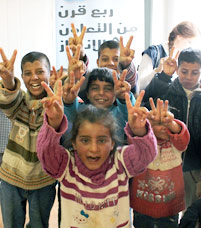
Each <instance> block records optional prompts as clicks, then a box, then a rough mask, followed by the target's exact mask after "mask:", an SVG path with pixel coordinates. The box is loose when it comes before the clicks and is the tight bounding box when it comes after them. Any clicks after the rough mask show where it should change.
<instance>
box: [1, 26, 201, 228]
mask: <svg viewBox="0 0 201 228" xmlns="http://www.w3.org/2000/svg"><path fill="white" fill-rule="evenodd" d="M72 31H73V38H72V39H71V40H70V42H69V44H70V46H69V47H67V48H66V52H67V57H68V60H69V61H68V62H69V69H68V75H65V76H64V77H63V76H62V71H63V69H62V68H61V69H60V71H59V72H56V70H55V69H54V73H53V76H52V77H54V79H53V80H52V82H53V83H52V84H51V87H52V88H50V87H49V86H48V83H49V80H50V75H51V67H50V62H49V60H48V58H47V56H46V55H45V54H43V53H40V52H30V53H28V54H27V55H25V56H24V57H23V58H22V61H21V69H22V79H23V81H24V84H25V86H26V88H27V92H24V91H22V90H21V89H20V80H19V79H18V78H17V77H14V63H15V58H16V55H17V51H16V50H15V51H14V52H13V55H12V57H11V59H8V58H7V57H6V55H5V53H4V51H3V49H0V54H1V57H2V62H1V63H0V77H1V79H2V80H1V82H0V108H1V110H2V111H3V112H4V113H5V114H6V115H7V117H8V118H9V119H10V120H11V121H12V129H11V132H10V135H9V141H8V144H7V147H6V149H5V152H4V156H3V161H2V165H1V167H0V178H1V179H2V181H1V192H0V194H1V209H2V217H3V223H4V227H5V228H10V227H15V228H16V227H17V228H18V227H19V228H22V227H24V223H25V217H26V204H27V201H28V203H29V223H28V224H27V227H31V228H43V227H48V226H49V224H48V221H49V216H50V211H51V208H52V206H53V203H54V199H55V192H56V191H55V186H56V183H57V182H56V180H58V181H59V183H60V197H61V202H60V206H59V207H60V208H59V209H60V211H61V221H59V224H60V226H61V228H64V227H76V228H78V227H79V228H84V227H111V228H112V227H114V228H116V227H127V228H128V227H130V223H132V222H131V221H130V210H129V208H130V207H131V208H132V209H133V212H134V215H133V225H134V226H135V228H143V227H149V228H152V227H153V228H154V227H158V228H160V227H163V228H166V227H168V228H169V227H178V226H179V225H178V217H179V216H178V214H179V212H181V211H183V210H184V209H186V206H185V196H186V195H187V196H188V198H187V199H189V198H190V196H194V198H193V199H191V200H190V199H189V202H187V204H186V205H187V206H189V205H190V204H191V203H192V202H194V204H192V205H191V208H189V210H187V212H186V214H184V216H183V218H182V220H181V223H180V227H183V228H184V227H190V226H189V224H190V223H192V224H193V225H191V227H194V226H195V225H194V224H195V223H196V221H197V219H198V216H199V215H200V211H199V209H200V201H199V200H198V201H196V200H197V197H196V196H195V195H196V194H195V192H196V184H195V182H199V170H200V169H201V167H200V164H201V163H200V161H201V157H200V156H199V148H200V144H199V143H200V137H199V136H200V134H199V131H200V129H201V128H200V127H199V126H200V123H201V116H200V114H199V107H200V103H199V99H200V98H199V97H200V94H201V93H200V71H201V51H199V50H195V49H191V48H189V49H185V50H183V51H181V53H180V54H179V58H178V68H177V62H176V60H175V59H174V58H173V56H172V55H173V51H172V52H171V54H170V56H169V57H168V58H166V59H165V60H164V62H163V71H162V72H161V73H158V74H157V75H156V76H154V78H153V80H152V81H151V82H150V84H149V85H148V87H147V88H146V90H145V91H144V90H142V91H140V92H139V94H138V95H137V96H136V99H135V97H134V95H136V94H133V93H135V92H136V87H137V75H136V70H135V67H134V63H133V58H134V51H133V50H132V49H130V46H131V43H132V39H133V38H132V37H131V38H130V39H129V41H128V42H127V44H126V46H124V45H123V38H122V37H121V38H120V43H119V44H118V43H117V42H115V41H106V42H105V43H103V44H102V45H101V46H100V50H99V53H98V60H97V65H98V68H96V69H94V70H92V71H91V72H88V69H87V65H88V62H89V59H88V57H87V56H86V54H85V53H84V51H83V49H82V46H83V38H84V33H85V31H86V28H85V27H84V28H83V31H82V33H81V35H80V36H78V35H77V33H76V29H75V27H74V25H72ZM70 48H71V49H72V52H73V55H72V56H71V54H70ZM173 50H174V49H173ZM175 71H177V74H178V77H177V78H176V79H175V80H174V81H173V82H172V81H171V76H172V74H173V73H174V72H175ZM58 75H59V76H58ZM60 78H61V79H62V80H60ZM57 79H58V80H57ZM152 86H153V87H152ZM147 94H149V97H152V98H150V99H149V100H148V101H147V100H145V96H147ZM169 105H170V108H171V109H170V110H171V111H170V110H169V107H168V106H169ZM145 106H146V107H147V108H145ZM182 152H184V153H183V154H184V155H183V156H182ZM182 168H183V170H182ZM183 173H184V177H185V176H186V180H187V182H186V183H185V184H184V182H185V179H183ZM185 173H186V174H188V175H191V177H192V178H191V179H193V180H195V182H194V185H193V187H192V186H189V187H190V188H193V189H192V190H191V191H187V190H186V186H188V185H189V184H188V181H189V180H190V178H189V177H187V175H185ZM184 185H186V186H185V187H184ZM184 189H185V190H186V192H185V191H184ZM188 203H189V205H188ZM191 211H193V212H194V213H191ZM196 213H197V214H196ZM192 214H193V215H194V216H192ZM195 214H196V215H195Z"/></svg>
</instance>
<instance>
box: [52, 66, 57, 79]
mask: <svg viewBox="0 0 201 228" xmlns="http://www.w3.org/2000/svg"><path fill="white" fill-rule="evenodd" d="M52 72H53V74H52V76H54V78H56V75H57V71H56V68H55V67H54V66H52Z"/></svg>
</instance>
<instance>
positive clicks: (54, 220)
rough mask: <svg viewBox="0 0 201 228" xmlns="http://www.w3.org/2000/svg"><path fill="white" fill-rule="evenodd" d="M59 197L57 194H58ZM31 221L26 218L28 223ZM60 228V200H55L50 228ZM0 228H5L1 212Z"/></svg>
mask: <svg viewBox="0 0 201 228" xmlns="http://www.w3.org/2000/svg"><path fill="white" fill-rule="evenodd" d="M56 195H57V194H56ZM28 221H29V219H28V217H27V218H26V223H27V222H28ZM56 227H58V199H57V196H56V198H55V202H54V205H53V208H52V210H51V214H50V222H49V228H56ZM0 228H3V223H2V217H1V212H0Z"/></svg>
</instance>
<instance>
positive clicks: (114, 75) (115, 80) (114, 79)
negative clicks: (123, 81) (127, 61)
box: [112, 70, 118, 85]
mask: <svg viewBox="0 0 201 228" xmlns="http://www.w3.org/2000/svg"><path fill="white" fill-rule="evenodd" d="M112 77H113V81H114V85H116V84H117V83H118V77H117V72H116V71H115V70H113V71H112Z"/></svg>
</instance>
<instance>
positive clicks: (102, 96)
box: [87, 79, 115, 108]
mask: <svg viewBox="0 0 201 228" xmlns="http://www.w3.org/2000/svg"><path fill="white" fill-rule="evenodd" d="M87 97H88V99H89V101H90V103H91V104H93V105H94V106H96V107H97V108H108V107H110V106H112V104H113V103H114V101H115V94H114V86H113V85H112V84H111V83H109V82H105V81H99V80H98V79H97V80H95V81H92V82H91V85H90V86H89V90H88V93H87Z"/></svg>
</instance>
